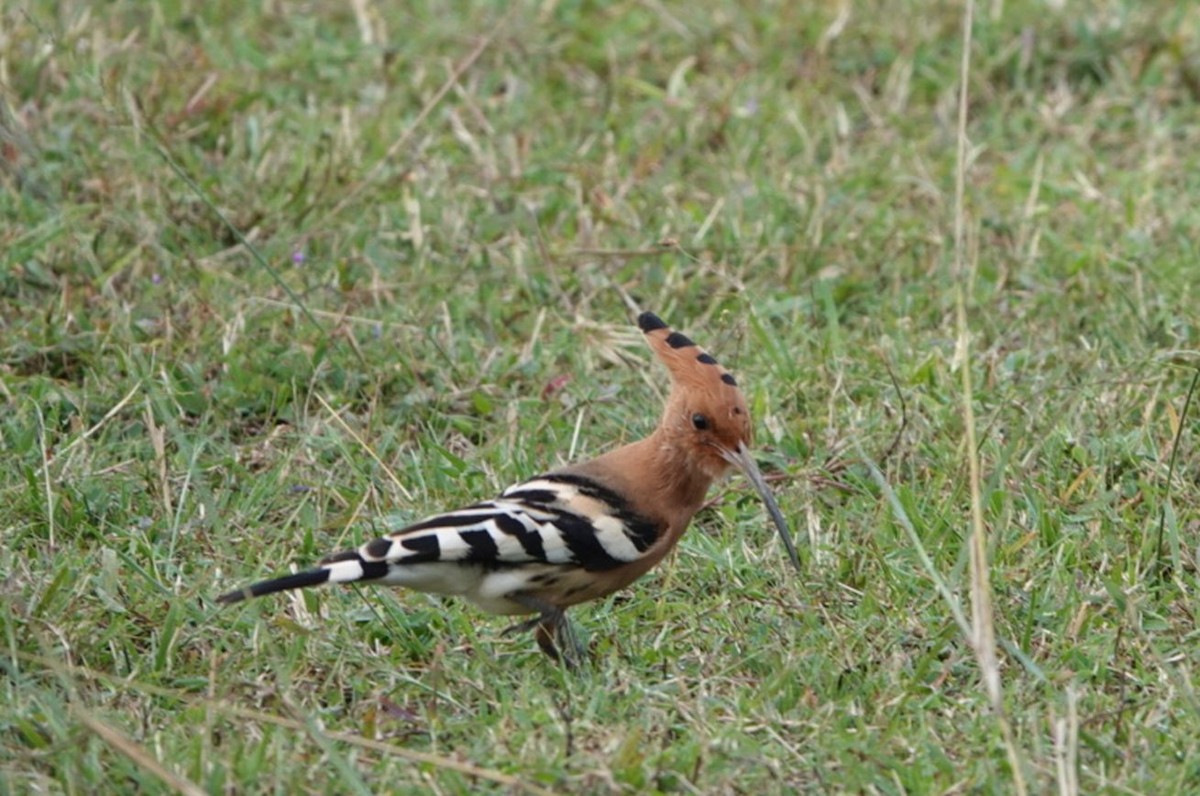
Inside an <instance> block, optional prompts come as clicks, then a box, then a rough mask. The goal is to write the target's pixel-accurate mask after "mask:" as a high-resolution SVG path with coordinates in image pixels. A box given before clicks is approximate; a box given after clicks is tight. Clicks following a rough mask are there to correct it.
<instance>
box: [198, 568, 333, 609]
mask: <svg viewBox="0 0 1200 796" xmlns="http://www.w3.org/2000/svg"><path fill="white" fill-rule="evenodd" d="M328 581H329V570H328V569H326V568H325V567H321V568H320V569H308V570H305V571H304V572H297V573H296V574H294V575H285V576H284V577H282V578H275V579H273V580H263V581H259V582H258V583H254V584H251V585H250V586H247V587H246V588H244V589H238V590H237V591H231V592H229V593H228V594H222V595H221V596H220V597H218V598H217V602H219V603H223V604H225V605H230V604H232V603H240V602H241V601H242V600H248V599H250V598H251V597H262V596H263V595H264V594H274V593H275V592H277V591H287V590H288V589H302V588H304V587H306V586H320V585H321V584H322V583H327V582H328Z"/></svg>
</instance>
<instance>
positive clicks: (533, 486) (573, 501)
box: [343, 473, 661, 572]
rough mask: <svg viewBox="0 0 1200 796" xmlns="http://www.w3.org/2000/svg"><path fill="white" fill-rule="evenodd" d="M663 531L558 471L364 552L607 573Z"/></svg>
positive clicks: (606, 493) (367, 556)
mask: <svg viewBox="0 0 1200 796" xmlns="http://www.w3.org/2000/svg"><path fill="white" fill-rule="evenodd" d="M660 530H661V529H660V528H659V527H658V526H657V525H656V524H654V523H653V522H651V521H650V520H648V519H646V518H644V517H641V516H639V515H637V514H636V513H635V512H633V511H632V510H631V509H630V508H629V506H628V504H627V503H626V502H625V501H624V500H623V499H622V498H621V497H620V496H619V495H617V494H616V493H615V492H613V491H612V490H610V489H607V488H605V487H603V486H601V485H600V484H598V483H596V482H595V481H593V480H591V479H589V478H586V477H584V476H579V475H569V474H564V473H552V474H549V475H543V476H539V477H537V478H533V479H531V480H529V481H523V482H522V483H519V484H516V485H515V486H512V487H509V488H508V489H507V490H505V491H504V493H503V494H502V495H500V497H498V498H496V499H495V500H489V501H485V502H483V503H476V504H475V505H473V506H468V507H467V508H464V509H459V510H458V511H451V512H447V513H445V514H439V515H437V516H435V517H430V518H429V519H427V520H423V521H422V522H418V523H416V524H414V525H410V526H408V527H406V528H403V529H401V530H398V531H395V532H394V533H391V534H388V535H386V536H382V537H380V538H378V539H375V540H373V541H371V542H368V543H367V544H365V545H363V547H362V548H360V550H359V551H357V552H358V553H359V554H360V555H361V556H362V558H363V559H364V561H365V562H376V561H377V562H387V563H388V564H389V565H400V566H406V565H413V564H423V563H434V562H438V563H451V562H453V563H458V564H480V565H483V566H485V567H497V568H503V567H509V566H516V565H522V564H559V565H563V566H571V567H581V568H583V569H585V570H588V571H590V572H602V571H605V570H609V569H615V568H616V567H619V566H621V565H623V564H628V563H629V562H631V561H634V560H636V559H638V558H639V557H641V555H642V554H643V553H645V552H646V550H647V549H648V548H649V547H650V545H652V544H653V543H654V541H655V539H657V538H658V535H659V532H660ZM343 555H345V554H343Z"/></svg>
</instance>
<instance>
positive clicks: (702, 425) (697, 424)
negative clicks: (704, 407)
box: [692, 412, 708, 431]
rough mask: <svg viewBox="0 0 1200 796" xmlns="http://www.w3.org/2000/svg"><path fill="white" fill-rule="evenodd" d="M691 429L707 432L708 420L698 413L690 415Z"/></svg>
mask: <svg viewBox="0 0 1200 796" xmlns="http://www.w3.org/2000/svg"><path fill="white" fill-rule="evenodd" d="M692 428H694V429H696V430H697V431H707V430H708V418H707V417H705V416H704V415H702V414H700V413H699V412H697V413H696V414H694V415H692Z"/></svg>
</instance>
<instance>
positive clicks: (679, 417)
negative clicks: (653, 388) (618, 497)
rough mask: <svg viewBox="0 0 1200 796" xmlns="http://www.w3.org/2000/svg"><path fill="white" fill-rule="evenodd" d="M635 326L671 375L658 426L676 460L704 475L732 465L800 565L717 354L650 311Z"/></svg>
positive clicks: (741, 404) (740, 399) (746, 417)
mask: <svg viewBox="0 0 1200 796" xmlns="http://www.w3.org/2000/svg"><path fill="white" fill-rule="evenodd" d="M638 327H639V328H640V329H641V330H642V332H643V333H644V334H645V335H646V340H647V342H649V344H650V348H651V349H652V350H653V351H654V353H655V355H657V357H658V359H659V360H660V361H661V362H662V363H663V364H664V365H666V367H667V371H668V372H669V373H670V375H671V391H670V394H669V395H668V396H667V403H666V408H665V409H664V411H663V416H662V421H661V422H660V424H659V431H660V433H661V434H662V436H663V438H664V439H665V440H666V441H667V444H670V445H672V446H675V447H676V448H678V449H679V452H680V454H681V457H680V458H681V459H682V460H683V461H686V462H687V463H688V465H689V466H693V467H695V468H697V469H698V470H699V471H700V472H701V473H702V474H703V475H704V476H705V477H707V478H709V479H713V480H715V479H717V478H720V477H721V476H723V475H725V473H727V472H728V471H729V469H730V468H731V467H736V468H737V469H738V470H740V471H741V472H742V473H743V474H744V475H745V476H746V478H747V480H749V481H750V483H751V484H753V486H754V488H755V490H756V491H757V492H758V494H759V496H760V497H761V498H762V500H763V503H764V504H765V505H766V507H767V511H768V513H769V514H770V515H771V519H772V520H773V521H774V522H775V526H776V528H777V529H778V530H779V535H780V536H781V537H782V539H783V542H784V545H785V546H786V547H787V550H788V553H789V555H790V557H791V559H792V562H793V563H794V564H795V565H796V568H797V569H800V568H801V565H800V558H799V556H798V554H797V553H796V548H795V545H794V544H793V543H792V537H791V533H790V532H789V531H788V528H787V522H786V521H785V520H784V518H783V514H782V513H781V512H780V510H779V506H778V504H777V503H776V502H775V497H774V495H773V494H772V493H771V490H770V488H768V486H767V484H766V481H765V480H764V479H763V477H762V473H761V472H760V471H759V469H758V465H757V463H756V462H755V461H754V457H753V456H752V455H751V454H750V445H751V444H752V442H753V431H752V424H751V421H750V410H749V408H748V407H747V405H746V396H745V395H743V394H742V391H741V389H740V388H739V387H738V383H737V379H735V378H734V377H733V374H731V373H730V372H729V371H728V370H726V369H725V368H723V367H722V366H721V364H720V363H719V362H717V360H716V358H715V357H713V356H712V355H711V354H709V353H708V352H706V351H704V349H702V348H700V347H699V346H698V345H696V344H695V343H694V342H692V340H691V339H690V338H689V337H687V336H686V335H684V334H681V333H680V332H677V331H674V330H672V329H671V328H670V327H668V326H667V324H666V323H664V322H663V320H662V319H661V318H659V317H658V316H657V315H655V314H654V313H652V312H643V313H642V314H641V315H640V316H638Z"/></svg>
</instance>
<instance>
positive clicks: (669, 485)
mask: <svg viewBox="0 0 1200 796" xmlns="http://www.w3.org/2000/svg"><path fill="white" fill-rule="evenodd" d="M574 469H578V470H580V471H581V472H585V473H586V474H588V475H592V476H599V475H600V474H601V473H602V474H603V476H604V479H605V480H608V481H612V482H613V483H611V484H610V486H612V487H614V488H616V489H617V490H618V491H619V492H620V493H621V494H624V495H626V496H628V497H629V499H630V502H631V504H632V507H633V508H634V509H635V510H637V511H639V512H640V513H643V514H645V515H646V516H648V517H652V518H654V519H657V520H659V521H661V522H663V523H664V524H665V525H666V526H667V529H668V533H669V534H670V535H672V536H674V537H675V538H676V539H677V538H678V537H679V535H680V534H682V533H683V531H684V529H685V528H686V527H687V525H688V522H690V521H691V519H692V515H694V514H695V513H696V512H697V511H698V510H699V509H700V507H701V506H702V505H704V498H705V495H706V494H707V493H708V488H709V487H710V486H711V485H712V482H713V477H712V476H711V475H709V474H708V473H706V472H705V471H704V468H703V467H701V466H700V463H699V462H698V461H697V460H696V458H695V456H694V455H690V454H689V452H688V451H687V450H685V449H684V448H683V447H682V446H680V445H679V444H678V443H676V442H675V441H674V440H673V439H672V438H671V436H670V435H669V434H666V433H664V432H663V431H662V430H661V429H659V430H657V431H655V432H654V433H653V434H651V435H650V436H648V437H646V438H645V439H642V440H639V441H637V442H632V443H630V444H628V445H625V446H623V447H620V448H617V449H616V450H613V451H609V452H608V453H606V454H603V455H602V456H599V457H598V458H596V459H593V460H591V461H590V462H587V463H585V464H583V465H579V466H578V467H577V468H574Z"/></svg>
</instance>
